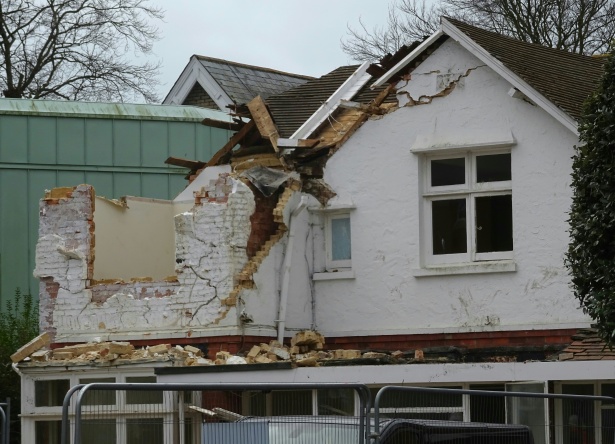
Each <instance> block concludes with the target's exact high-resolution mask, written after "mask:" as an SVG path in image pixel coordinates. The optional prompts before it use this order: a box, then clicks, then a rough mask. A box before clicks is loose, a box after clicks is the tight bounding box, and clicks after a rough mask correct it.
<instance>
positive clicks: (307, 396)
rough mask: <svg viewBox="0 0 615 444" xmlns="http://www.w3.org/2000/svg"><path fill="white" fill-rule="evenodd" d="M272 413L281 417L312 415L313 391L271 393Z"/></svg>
mask: <svg viewBox="0 0 615 444" xmlns="http://www.w3.org/2000/svg"><path fill="white" fill-rule="evenodd" d="M271 413H272V414H273V416H281V415H311V414H312V391H311V390H293V391H276V392H271Z"/></svg>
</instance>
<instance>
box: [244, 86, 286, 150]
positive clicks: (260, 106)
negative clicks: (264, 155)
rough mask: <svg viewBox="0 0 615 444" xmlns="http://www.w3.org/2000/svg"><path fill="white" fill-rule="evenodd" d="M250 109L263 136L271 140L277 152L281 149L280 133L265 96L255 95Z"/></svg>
mask: <svg viewBox="0 0 615 444" xmlns="http://www.w3.org/2000/svg"><path fill="white" fill-rule="evenodd" d="M248 109H249V110H250V114H252V121H253V122H255V123H256V127H257V128H258V131H259V132H260V133H261V136H263V138H265V139H269V140H270V141H271V145H273V149H274V150H275V152H276V153H277V152H278V151H279V150H278V138H279V137H280V135H279V133H278V128H277V127H276V126H275V123H274V121H273V118H272V117H271V114H269V110H268V109H267V105H265V101H264V100H263V98H262V97H261V96H256V97H254V98H253V99H252V100H250V102H248Z"/></svg>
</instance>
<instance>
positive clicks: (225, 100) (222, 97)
mask: <svg viewBox="0 0 615 444" xmlns="http://www.w3.org/2000/svg"><path fill="white" fill-rule="evenodd" d="M196 82H198V83H199V84H200V85H201V87H202V88H203V89H204V90H205V92H206V93H207V94H209V96H210V97H211V98H212V100H213V101H214V102H215V103H216V105H217V106H218V108H220V110H222V111H224V112H226V111H227V110H228V108H227V105H232V104H233V101H232V100H231V98H230V97H229V96H228V94H226V92H224V90H223V89H222V88H221V87H220V85H218V82H216V81H215V80H214V78H213V77H212V76H211V74H209V72H207V69H205V67H204V66H203V64H202V63H201V61H200V60H199V59H198V58H197V57H195V56H192V57H191V58H190V61H189V62H188V65H186V67H185V68H184V70H183V71H182V73H181V74H180V76H179V79H177V81H176V82H175V85H173V88H171V91H169V94H167V96H166V97H165V99H164V101H163V102H162V103H163V104H165V105H181V104H182V103H183V102H184V100H186V97H187V96H188V94H189V93H190V91H191V90H192V88H193V87H194V84H195V83H196Z"/></svg>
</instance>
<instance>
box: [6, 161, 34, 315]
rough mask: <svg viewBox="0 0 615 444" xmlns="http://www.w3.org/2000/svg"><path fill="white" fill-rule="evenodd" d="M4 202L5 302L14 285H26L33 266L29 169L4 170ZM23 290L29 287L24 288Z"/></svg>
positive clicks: (11, 294)
mask: <svg viewBox="0 0 615 444" xmlns="http://www.w3.org/2000/svg"><path fill="white" fill-rule="evenodd" d="M0 190H2V199H1V200H2V205H1V206H0V267H1V269H2V273H1V274H0V279H1V283H0V291H1V292H2V293H0V298H1V299H2V306H4V304H5V302H6V300H7V298H11V299H12V298H13V294H14V292H15V287H17V286H27V284H28V281H29V277H30V276H31V273H32V270H31V269H30V264H29V263H28V251H29V249H28V225H29V223H28V222H29V220H28V218H29V217H34V216H35V215H37V214H38V211H37V212H36V213H35V214H29V213H28V199H27V197H26V196H27V190H28V172H27V171H4V172H3V173H2V174H0ZM24 290H27V288H26V289H24Z"/></svg>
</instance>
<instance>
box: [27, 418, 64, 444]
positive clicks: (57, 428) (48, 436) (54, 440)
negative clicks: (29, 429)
mask: <svg viewBox="0 0 615 444" xmlns="http://www.w3.org/2000/svg"><path fill="white" fill-rule="evenodd" d="M61 434H62V421H59V420H58V421H36V422H35V423H34V442H35V444H60V441H61V436H62V435H61Z"/></svg>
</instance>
